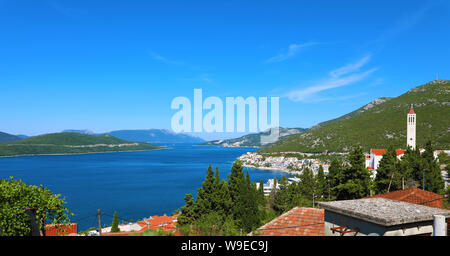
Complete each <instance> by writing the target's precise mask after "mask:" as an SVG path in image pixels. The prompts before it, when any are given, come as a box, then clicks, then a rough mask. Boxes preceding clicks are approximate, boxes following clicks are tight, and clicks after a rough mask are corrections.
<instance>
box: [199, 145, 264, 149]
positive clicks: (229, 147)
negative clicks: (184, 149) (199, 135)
mask: <svg viewBox="0 0 450 256" xmlns="http://www.w3.org/2000/svg"><path fill="white" fill-rule="evenodd" d="M192 146H201V147H221V148H260V147H257V146H222V145H202V144H196V145H192Z"/></svg>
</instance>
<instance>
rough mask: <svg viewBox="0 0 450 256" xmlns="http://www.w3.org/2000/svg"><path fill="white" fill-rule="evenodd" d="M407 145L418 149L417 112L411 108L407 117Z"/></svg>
mask: <svg viewBox="0 0 450 256" xmlns="http://www.w3.org/2000/svg"><path fill="white" fill-rule="evenodd" d="M406 125H407V128H406V147H410V148H412V149H416V113H415V112H414V109H413V107H412V105H411V109H410V110H409V113H408V115H407V117H406Z"/></svg>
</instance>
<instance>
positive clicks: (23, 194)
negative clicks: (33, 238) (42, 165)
mask: <svg viewBox="0 0 450 256" xmlns="http://www.w3.org/2000/svg"><path fill="white" fill-rule="evenodd" d="M65 204H66V202H65V200H64V199H61V198H60V195H59V194H56V195H55V194H53V193H52V192H51V191H50V190H49V189H47V188H44V187H43V186H42V185H40V186H39V187H38V186H34V185H27V184H25V183H24V182H23V181H22V180H20V179H19V180H15V179H13V178H12V177H10V178H9V179H0V235H2V236H29V235H31V232H32V226H31V222H34V221H36V222H37V223H38V224H39V229H40V230H41V232H42V233H43V234H44V233H45V224H46V223H47V222H51V223H53V224H66V223H69V222H70V220H69V216H71V215H73V214H72V213H71V212H70V211H69V209H67V208H66V207H65ZM30 211H33V212H34V216H35V218H36V219H35V220H32V219H31V218H32V216H33V214H31V215H30V214H29V213H30ZM64 226H65V225H61V226H60V227H61V228H63V227H64Z"/></svg>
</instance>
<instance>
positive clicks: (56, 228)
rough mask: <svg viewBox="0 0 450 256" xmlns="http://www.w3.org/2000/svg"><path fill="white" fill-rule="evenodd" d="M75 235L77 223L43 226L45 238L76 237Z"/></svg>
mask: <svg viewBox="0 0 450 256" xmlns="http://www.w3.org/2000/svg"><path fill="white" fill-rule="evenodd" d="M77 233H78V224H77V223H68V224H47V225H45V236H76V235H77Z"/></svg>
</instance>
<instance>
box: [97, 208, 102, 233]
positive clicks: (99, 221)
mask: <svg viewBox="0 0 450 256" xmlns="http://www.w3.org/2000/svg"><path fill="white" fill-rule="evenodd" d="M101 213H102V212H101V211H100V209H98V212H97V214H98V233H99V234H100V236H102V220H101Z"/></svg>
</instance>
